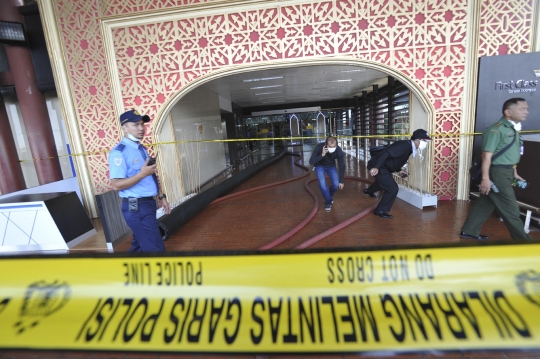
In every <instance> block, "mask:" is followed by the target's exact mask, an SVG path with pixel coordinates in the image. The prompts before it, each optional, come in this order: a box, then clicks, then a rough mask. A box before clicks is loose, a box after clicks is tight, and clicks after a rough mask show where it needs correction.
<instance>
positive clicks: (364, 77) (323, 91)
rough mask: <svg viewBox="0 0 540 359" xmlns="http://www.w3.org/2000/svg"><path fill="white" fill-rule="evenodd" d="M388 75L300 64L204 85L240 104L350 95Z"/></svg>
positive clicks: (252, 105) (248, 104) (345, 68)
mask: <svg viewBox="0 0 540 359" xmlns="http://www.w3.org/2000/svg"><path fill="white" fill-rule="evenodd" d="M387 76H388V75H387V74H385V73H383V72H380V71H376V70H371V69H366V68H362V67H358V66H341V65H340V66H328V65H319V66H316V65H315V66H302V67H290V68H286V69H276V70H262V71H252V72H246V73H242V74H238V75H232V76H227V77H223V78H220V79H217V80H213V81H211V82H209V83H207V84H205V85H203V87H205V88H207V89H209V90H211V91H213V92H215V93H217V94H218V95H220V96H221V97H223V98H226V99H228V100H230V101H231V102H234V103H236V104H238V105H240V106H242V107H255V106H264V105H277V104H287V103H298V102H311V101H314V102H316V101H329V100H339V99H347V98H352V97H353V96H355V95H357V94H359V93H360V92H361V91H362V90H366V89H367V88H370V87H371V85H373V84H379V86H382V85H384V84H386V82H387V80H386V79H387Z"/></svg>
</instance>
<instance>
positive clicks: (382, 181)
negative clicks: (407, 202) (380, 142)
mask: <svg viewBox="0 0 540 359" xmlns="http://www.w3.org/2000/svg"><path fill="white" fill-rule="evenodd" d="M381 189H382V190H383V191H384V192H383V195H382V198H381V201H380V202H379V205H378V206H377V208H376V209H375V210H376V211H385V212H389V211H390V210H391V209H392V206H393V205H394V202H395V200H396V197H397V194H398V192H399V187H398V185H397V183H396V181H395V180H394V176H393V175H392V173H390V172H389V171H388V170H387V169H386V168H385V167H381V169H379V173H377V175H376V176H375V182H373V184H372V185H371V186H369V187H368V189H367V190H368V192H369V193H374V192H377V191H380V190H381Z"/></svg>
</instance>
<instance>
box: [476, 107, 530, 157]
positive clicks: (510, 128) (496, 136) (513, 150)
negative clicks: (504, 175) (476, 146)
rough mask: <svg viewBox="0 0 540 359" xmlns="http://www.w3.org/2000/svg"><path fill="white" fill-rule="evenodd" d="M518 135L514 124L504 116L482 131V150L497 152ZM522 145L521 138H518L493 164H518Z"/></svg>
mask: <svg viewBox="0 0 540 359" xmlns="http://www.w3.org/2000/svg"><path fill="white" fill-rule="evenodd" d="M516 136H519V134H518V133H517V131H516V130H514V125H512V123H511V122H510V121H508V120H507V119H506V118H504V117H502V118H501V119H500V120H499V121H498V122H496V123H494V124H493V125H491V126H489V127H488V128H486V129H485V130H484V132H482V151H483V152H491V153H493V154H496V153H497V152H499V151H500V150H502V149H503V148H504V147H506V146H508V145H509V144H510V143H512V141H514V138H515V137H516ZM520 146H521V143H520V139H519V138H516V139H515V141H514V144H513V145H512V146H511V147H510V148H509V149H507V150H506V151H505V152H504V153H503V154H502V155H500V156H499V157H497V158H496V159H495V161H493V162H492V163H491V164H493V165H512V166H513V165H516V164H517V163H518V162H519V158H520V156H521V155H520Z"/></svg>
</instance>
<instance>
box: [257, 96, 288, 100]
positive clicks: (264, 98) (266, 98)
mask: <svg viewBox="0 0 540 359" xmlns="http://www.w3.org/2000/svg"><path fill="white" fill-rule="evenodd" d="M274 98H283V96H274V97H261V98H260V99H259V100H270V99H274Z"/></svg>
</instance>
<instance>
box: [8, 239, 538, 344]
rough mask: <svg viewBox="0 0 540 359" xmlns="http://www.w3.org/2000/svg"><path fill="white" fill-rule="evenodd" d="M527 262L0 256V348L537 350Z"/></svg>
mask: <svg viewBox="0 0 540 359" xmlns="http://www.w3.org/2000/svg"><path fill="white" fill-rule="evenodd" d="M539 257H540V244H508V245H493V246H476V247H470V246H469V247H449V248H433V249H425V248H422V249H395V250H374V251H356V252H353V251H350V252H330V253H328V252H327V253H320V252H319V253H293V254H262V253H261V254H253V253H252V254H246V255H213V256H163V257H105V256H103V257H96V258H88V257H83V258H73V257H61V258H43V257H42V258H27V259H22V258H6V259H3V260H2V261H0V273H2V276H1V277H0V348H31V349H66V350H79V349H80V350H127V351H130V350H134V351H174V352H216V353H218V352H219V353H225V352H236V353H248V352H249V353H265V352H266V353H280V352H281V353H284V352H286V353H293V352H304V353H310V352H362V351H422V350H456V349H467V350H473V349H540V340H538V338H539V337H540V260H539ZM8 273H9V275H8Z"/></svg>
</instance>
